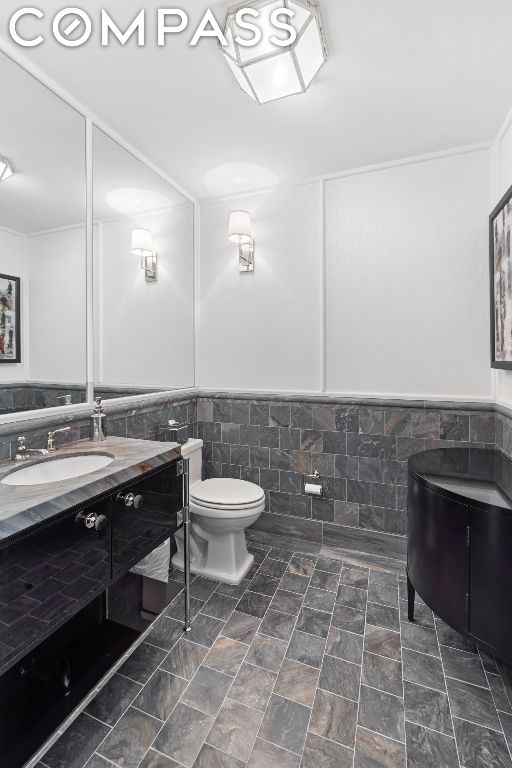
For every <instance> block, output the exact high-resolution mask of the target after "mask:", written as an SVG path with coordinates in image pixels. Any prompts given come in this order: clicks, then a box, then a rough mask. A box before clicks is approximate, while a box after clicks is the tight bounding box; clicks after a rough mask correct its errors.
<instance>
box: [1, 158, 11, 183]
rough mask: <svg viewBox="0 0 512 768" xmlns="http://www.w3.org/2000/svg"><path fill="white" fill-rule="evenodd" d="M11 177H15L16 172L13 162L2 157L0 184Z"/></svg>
mask: <svg viewBox="0 0 512 768" xmlns="http://www.w3.org/2000/svg"><path fill="white" fill-rule="evenodd" d="M11 176H14V170H13V167H12V165H11V162H10V161H9V160H7V159H6V158H5V157H0V182H2V181H6V179H10V178H11Z"/></svg>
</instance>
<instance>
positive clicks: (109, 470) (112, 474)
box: [0, 437, 181, 543]
mask: <svg viewBox="0 0 512 768" xmlns="http://www.w3.org/2000/svg"><path fill="white" fill-rule="evenodd" d="M91 453H92V454H95V453H96V454H97V453H100V454H101V453H103V454H107V455H109V456H111V457H112V458H113V459H114V460H113V461H112V463H111V464H109V465H108V466H107V467H104V468H103V469H99V470H96V471H94V472H90V473H89V474H87V475H82V476H81V477H75V478H72V479H71V480H62V481H59V482H54V483H43V484H41V485H25V486H10V485H3V484H2V483H1V480H2V478H4V477H5V476H6V475H8V474H10V473H11V472H13V471H14V470H17V469H22V468H24V467H29V466H33V465H34V464H39V463H40V462H42V461H43V462H44V461H52V460H53V459H59V458H64V457H66V456H77V455H85V454H91ZM180 456H181V446H179V445H178V444H177V443H158V442H155V441H152V440H131V439H129V438H124V437H110V438H108V439H107V440H105V441H103V442H98V443H95V442H91V441H90V440H81V441H79V442H76V443H68V444H65V445H64V446H62V447H60V448H59V449H58V451H56V453H54V454H52V455H51V456H46V457H43V456H38V455H35V456H34V458H33V459H31V460H30V461H24V462H16V463H15V462H14V461H0V543H2V542H4V540H6V539H8V538H9V537H11V536H16V535H17V534H20V533H22V532H25V531H26V530H28V529H29V528H31V527H32V526H34V525H37V524H38V523H41V522H43V521H45V520H48V519H49V518H51V517H53V516H54V515H58V514H60V513H61V512H65V511H66V510H68V509H71V508H72V507H74V506H77V505H79V504H85V503H87V502H88V501H90V500H91V499H93V498H95V497H96V496H99V495H100V494H103V493H108V492H109V491H111V490H112V489H114V488H116V487H117V486H119V485H121V484H123V483H126V482H129V481H130V480H134V479H136V478H137V477H140V476H141V475H144V474H146V473H147V472H150V471H151V470H152V469H157V468H158V467H160V466H162V465H163V464H166V463H167V462H169V461H173V460H174V459H177V458H179V457H180Z"/></svg>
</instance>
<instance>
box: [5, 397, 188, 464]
mask: <svg viewBox="0 0 512 768" xmlns="http://www.w3.org/2000/svg"><path fill="white" fill-rule="evenodd" d="M91 410H92V408H91ZM106 411H107V426H108V433H109V435H111V436H112V437H134V438H139V439H146V440H158V439H159V428H160V427H161V426H163V425H165V424H166V423H167V421H168V420H169V419H175V420H176V421H179V422H180V423H181V424H186V425H187V426H188V430H189V436H190V437H194V436H195V435H196V432H197V398H196V397H195V394H194V393H192V395H191V394H188V393H187V394H182V393H180V394H173V393H172V392H169V393H165V395H159V396H155V397H152V398H150V399H148V400H147V401H141V402H140V403H138V404H137V405H135V406H134V405H133V403H131V404H129V405H128V404H126V405H125V404H123V403H116V405H115V406H112V405H108V403H107V404H106ZM62 426H70V427H71V431H70V432H66V433H64V434H61V435H58V442H59V443H60V442H67V443H72V442H74V441H76V440H80V439H84V438H88V437H89V428H90V423H89V417H88V416H87V415H85V416H84V415H83V414H80V415H76V414H74V413H69V414H67V413H60V414H53V413H52V412H47V413H45V414H44V415H42V416H40V417H38V416H36V417H35V418H33V419H30V421H29V422H25V421H20V422H16V421H13V422H10V423H8V424H2V425H0V459H11V458H13V457H14V455H15V453H16V440H17V437H18V436H19V435H25V436H26V438H27V443H28V445H29V447H31V448H45V447H46V443H47V435H48V430H51V429H56V428H58V427H62Z"/></svg>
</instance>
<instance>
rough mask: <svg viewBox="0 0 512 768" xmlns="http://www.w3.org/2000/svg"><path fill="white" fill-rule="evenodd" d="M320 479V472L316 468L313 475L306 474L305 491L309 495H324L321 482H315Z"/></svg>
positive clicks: (304, 477)
mask: <svg viewBox="0 0 512 768" xmlns="http://www.w3.org/2000/svg"><path fill="white" fill-rule="evenodd" d="M319 479H320V472H319V471H318V470H317V469H315V471H314V472H313V474H312V475H304V476H303V483H304V493H305V494H307V495H308V496H322V494H323V486H322V484H321V483H318V482H315V481H318V480H319Z"/></svg>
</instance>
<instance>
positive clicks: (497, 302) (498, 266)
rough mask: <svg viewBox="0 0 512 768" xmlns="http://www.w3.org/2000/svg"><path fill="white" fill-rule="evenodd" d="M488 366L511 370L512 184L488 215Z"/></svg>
mask: <svg viewBox="0 0 512 768" xmlns="http://www.w3.org/2000/svg"><path fill="white" fill-rule="evenodd" d="M489 267H490V286H491V367H492V368H503V369H506V370H512V187H511V188H510V189H509V190H508V192H507V193H506V194H505V195H504V196H503V197H502V199H501V200H500V202H499V203H498V205H497V206H496V208H495V209H494V211H493V212H492V213H491V215H490V217H489Z"/></svg>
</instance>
